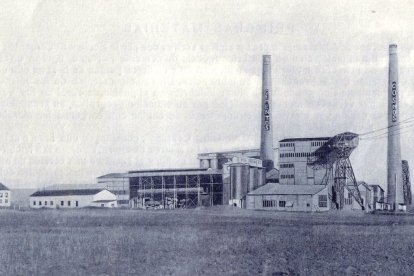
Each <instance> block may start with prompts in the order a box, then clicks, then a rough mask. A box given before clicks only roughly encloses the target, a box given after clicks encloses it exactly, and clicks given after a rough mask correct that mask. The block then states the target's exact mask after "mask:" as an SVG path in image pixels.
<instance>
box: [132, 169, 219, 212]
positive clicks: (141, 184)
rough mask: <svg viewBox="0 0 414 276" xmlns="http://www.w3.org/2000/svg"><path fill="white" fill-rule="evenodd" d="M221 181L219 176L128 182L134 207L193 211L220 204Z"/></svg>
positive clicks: (146, 178) (161, 177)
mask: <svg viewBox="0 0 414 276" xmlns="http://www.w3.org/2000/svg"><path fill="white" fill-rule="evenodd" d="M222 189H223V183H222V177H221V175H218V174H201V175H200V174H187V175H150V176H138V177H135V180H134V181H130V192H131V199H132V201H133V205H134V207H140V208H148V207H158V208H167V209H174V208H195V207H198V206H202V205H207V206H213V205H215V204H216V205H218V204H222V203H221V201H220V200H221V199H222V193H223V190H222Z"/></svg>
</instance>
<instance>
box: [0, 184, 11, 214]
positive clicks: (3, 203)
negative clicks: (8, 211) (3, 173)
mask: <svg viewBox="0 0 414 276" xmlns="http://www.w3.org/2000/svg"><path fill="white" fill-rule="evenodd" d="M10 200H11V193H10V190H9V188H7V187H6V186H5V185H4V184H2V183H0V208H5V207H10Z"/></svg>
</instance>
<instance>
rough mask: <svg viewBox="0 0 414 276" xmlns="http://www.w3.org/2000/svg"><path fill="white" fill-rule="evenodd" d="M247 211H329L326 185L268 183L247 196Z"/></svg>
mask: <svg viewBox="0 0 414 276" xmlns="http://www.w3.org/2000/svg"><path fill="white" fill-rule="evenodd" d="M246 208H247V209H256V210H257V209H261V210H277V211H296V212H318V211H328V210H329V209H330V201H329V200H328V189H327V186H325V185H281V184H276V183H268V184H266V185H264V186H262V187H259V188H258V189H256V190H254V191H252V192H250V193H248V194H247V199H246Z"/></svg>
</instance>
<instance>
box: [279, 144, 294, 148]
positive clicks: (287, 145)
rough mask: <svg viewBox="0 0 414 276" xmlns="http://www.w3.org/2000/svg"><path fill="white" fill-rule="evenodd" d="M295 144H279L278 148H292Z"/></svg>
mask: <svg viewBox="0 0 414 276" xmlns="http://www.w3.org/2000/svg"><path fill="white" fill-rule="evenodd" d="M294 146H295V143H281V144H280V147H281V148H287V147H294Z"/></svg>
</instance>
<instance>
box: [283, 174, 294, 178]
mask: <svg viewBox="0 0 414 276" xmlns="http://www.w3.org/2000/svg"><path fill="white" fill-rule="evenodd" d="M280 178H281V179H288V178H295V175H293V174H282V175H281V176H280Z"/></svg>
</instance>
